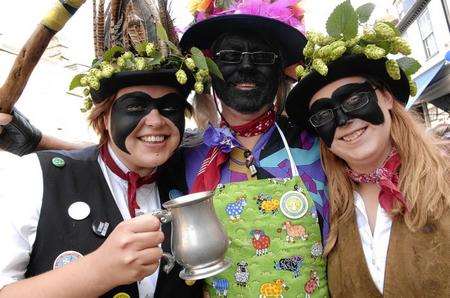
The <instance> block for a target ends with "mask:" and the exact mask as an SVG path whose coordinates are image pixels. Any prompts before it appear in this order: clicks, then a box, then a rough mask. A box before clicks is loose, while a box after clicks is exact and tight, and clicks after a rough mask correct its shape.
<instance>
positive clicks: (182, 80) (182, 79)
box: [175, 69, 187, 85]
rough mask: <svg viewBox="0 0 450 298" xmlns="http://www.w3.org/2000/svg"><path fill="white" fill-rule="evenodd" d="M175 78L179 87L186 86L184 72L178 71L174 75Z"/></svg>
mask: <svg viewBox="0 0 450 298" xmlns="http://www.w3.org/2000/svg"><path fill="white" fill-rule="evenodd" d="M175 76H176V78H177V81H178V83H180V84H181V85H184V84H186V82H187V75H186V73H185V72H184V70H182V69H180V70H178V71H177V72H176V73H175Z"/></svg>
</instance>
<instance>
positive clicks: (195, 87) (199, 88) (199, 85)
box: [194, 82, 205, 94]
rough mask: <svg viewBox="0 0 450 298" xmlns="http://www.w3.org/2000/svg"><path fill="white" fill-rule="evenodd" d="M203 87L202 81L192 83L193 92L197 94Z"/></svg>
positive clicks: (200, 92)
mask: <svg viewBox="0 0 450 298" xmlns="http://www.w3.org/2000/svg"><path fill="white" fill-rule="evenodd" d="M204 88H205V87H204V86H203V83H202V82H195V85H194V90H195V93H197V94H202V93H203V90H204Z"/></svg>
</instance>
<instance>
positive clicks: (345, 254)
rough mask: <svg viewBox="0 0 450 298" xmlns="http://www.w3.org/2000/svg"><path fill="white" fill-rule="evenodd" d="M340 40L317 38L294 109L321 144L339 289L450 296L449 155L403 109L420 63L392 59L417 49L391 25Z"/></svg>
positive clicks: (340, 292)
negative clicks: (412, 77)
mask: <svg viewBox="0 0 450 298" xmlns="http://www.w3.org/2000/svg"><path fill="white" fill-rule="evenodd" d="M343 5H347V3H344V4H343ZM348 5H350V4H349V3H348ZM347 8H348V7H347ZM349 9H353V8H352V7H351V6H350V8H349ZM343 14H344V18H343V19H344V20H345V22H347V24H349V22H351V21H352V20H351V18H347V19H346V17H345V13H343ZM327 25H328V23H327ZM344 27H345V26H343V28H344ZM347 28H348V27H347ZM344 30H345V29H344ZM366 30H367V29H366ZM347 34H348V32H347ZM369 35H370V36H369ZM341 36H343V37H341V38H340V39H339V40H336V37H335V38H331V37H329V36H328V37H327V36H323V35H320V34H314V33H312V34H311V33H310V34H309V36H308V37H309V42H310V45H309V49H310V50H309V52H308V50H307V51H305V52H304V54H305V56H306V58H307V60H308V59H309V62H310V63H309V64H308V63H307V64H306V66H305V67H299V68H298V69H297V71H298V74H299V75H300V76H301V77H302V78H301V80H300V81H299V83H298V84H297V85H296V87H294V89H293V90H292V91H291V93H290V95H289V98H288V101H287V106H286V109H287V113H288V114H289V116H290V117H291V118H295V119H297V120H298V121H299V122H300V123H302V124H303V125H305V126H306V127H308V128H310V129H311V130H312V131H315V132H316V134H318V135H319V137H320V138H321V141H322V142H321V154H322V162H323V165H324V169H325V172H326V174H327V177H328V181H329V184H328V187H329V195H330V196H329V198H330V209H329V210H330V212H329V215H330V221H331V226H330V234H329V237H328V239H327V243H326V247H325V253H326V254H327V255H328V281H329V288H330V293H331V295H332V297H346V298H347V297H450V216H449V215H450V211H449V210H450V208H449V206H450V184H449V159H448V155H445V154H444V153H443V150H442V149H441V148H439V147H438V146H437V145H435V140H434V139H432V137H431V136H430V135H428V134H426V133H425V131H424V129H423V128H422V127H421V126H420V125H419V124H418V122H417V121H416V120H414V119H413V116H412V114H411V113H409V112H407V111H406V110H405V109H404V107H403V105H404V104H405V103H406V102H407V100H408V98H409V96H410V95H411V93H414V91H415V88H414V87H415V86H414V84H413V83H412V80H411V78H410V75H411V74H412V73H413V72H414V70H417V68H418V67H415V66H414V67H412V66H413V65H417V64H416V61H415V60H414V59H412V58H410V57H403V58H401V59H399V60H390V59H388V58H387V55H388V54H390V53H391V54H396V53H401V54H404V55H405V56H407V55H408V54H409V52H410V49H409V47H408V46H407V44H406V43H405V41H404V40H402V39H401V38H400V37H399V36H398V32H396V31H395V29H394V28H393V27H392V26H391V25H390V24H389V23H387V22H377V23H375V27H374V30H373V31H372V30H369V31H366V33H365V34H364V35H363V36H356V33H355V34H354V35H351V34H350V36H346V35H345V33H344V34H343V35H341ZM339 43H340V44H339ZM327 46H328V48H326V47H327ZM339 47H343V48H341V49H340V50H337V48H339ZM306 48H308V45H307V46H306ZM358 51H359V53H360V54H355V53H358ZM318 60H320V61H318ZM405 62H408V63H405ZM308 68H310V69H309V70H310V71H309V72H308ZM414 68H415V69H414Z"/></svg>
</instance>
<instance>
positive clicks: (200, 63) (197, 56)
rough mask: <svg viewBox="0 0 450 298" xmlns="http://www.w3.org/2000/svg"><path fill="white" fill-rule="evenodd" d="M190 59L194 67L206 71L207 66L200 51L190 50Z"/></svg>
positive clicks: (194, 48) (193, 48)
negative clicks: (192, 60)
mask: <svg viewBox="0 0 450 298" xmlns="http://www.w3.org/2000/svg"><path fill="white" fill-rule="evenodd" d="M191 54H192V59H194V62H195V66H197V67H198V68H199V69H205V70H208V64H207V63H206V58H205V55H203V53H202V51H200V49H198V48H196V47H192V48H191Z"/></svg>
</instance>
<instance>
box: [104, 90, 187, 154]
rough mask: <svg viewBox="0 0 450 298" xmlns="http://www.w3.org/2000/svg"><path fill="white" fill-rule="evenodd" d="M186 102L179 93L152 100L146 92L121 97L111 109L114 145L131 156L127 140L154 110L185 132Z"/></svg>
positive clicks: (181, 133)
mask: <svg viewBox="0 0 450 298" xmlns="http://www.w3.org/2000/svg"><path fill="white" fill-rule="evenodd" d="M185 107H186V100H185V98H184V97H183V96H181V95H179V94H177V93H169V94H166V95H164V96H162V97H158V98H152V97H151V96H150V95H148V94H147V93H144V92H131V93H127V94H124V95H122V96H121V97H119V98H118V99H117V100H116V101H115V102H114V104H113V106H112V109H111V136H112V139H113V141H114V143H115V144H116V145H117V147H119V148H120V149H121V150H122V151H124V152H126V153H128V154H129V152H128V150H127V148H126V146H125V140H126V139H127V137H128V136H129V134H130V133H131V132H132V131H133V130H134V129H135V128H136V126H137V125H138V123H139V122H140V121H141V120H142V118H144V117H145V116H147V115H148V114H149V113H150V112H151V111H152V110H153V109H157V110H158V112H159V113H160V114H161V115H162V116H164V117H166V118H167V119H169V120H170V121H172V122H173V124H175V126H176V127H177V129H178V131H179V132H180V138H181V136H182V135H183V132H184V109H185Z"/></svg>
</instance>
